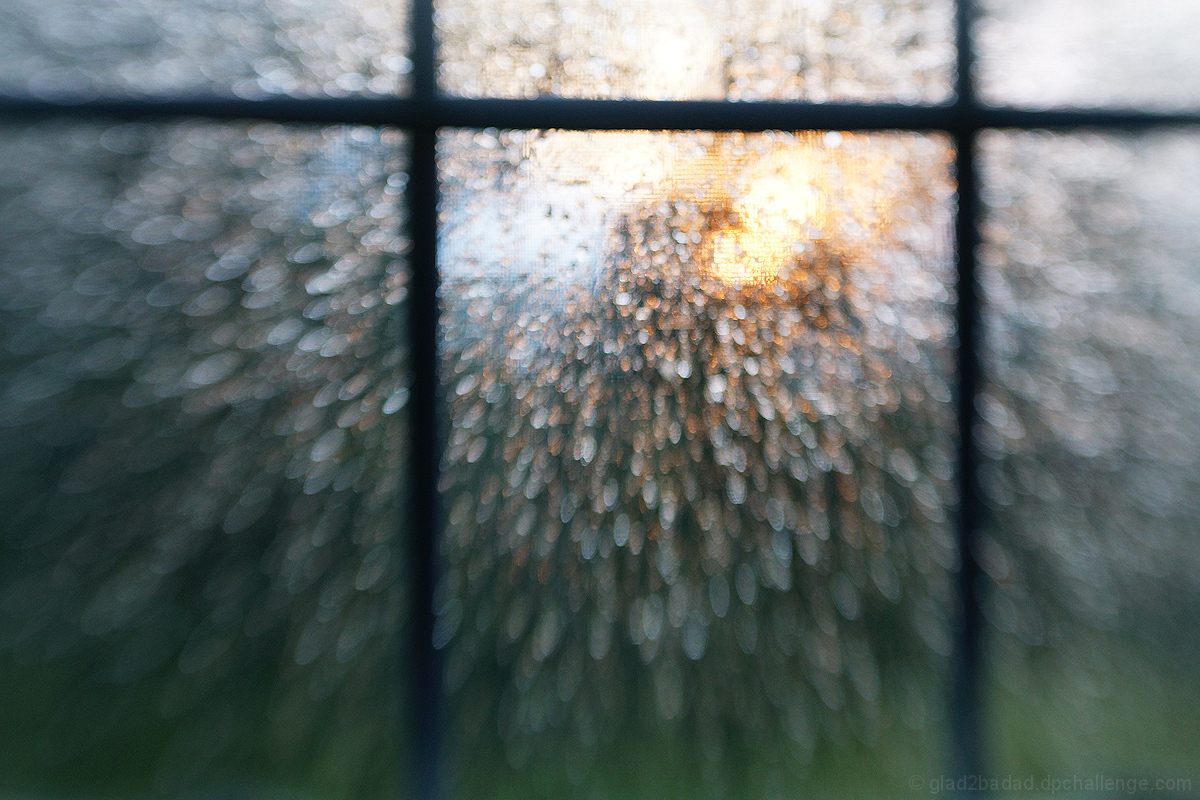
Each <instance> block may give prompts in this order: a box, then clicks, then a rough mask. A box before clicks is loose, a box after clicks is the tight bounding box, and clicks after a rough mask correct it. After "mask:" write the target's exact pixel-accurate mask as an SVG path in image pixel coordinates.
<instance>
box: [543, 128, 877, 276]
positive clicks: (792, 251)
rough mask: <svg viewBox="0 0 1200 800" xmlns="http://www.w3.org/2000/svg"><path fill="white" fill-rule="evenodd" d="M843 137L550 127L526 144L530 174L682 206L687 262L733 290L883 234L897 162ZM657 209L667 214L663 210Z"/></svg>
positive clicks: (638, 201) (652, 207) (628, 202)
mask: <svg viewBox="0 0 1200 800" xmlns="http://www.w3.org/2000/svg"><path fill="white" fill-rule="evenodd" d="M864 142H865V139H864V138H863V137H860V136H853V135H845V136H843V135H842V134H839V133H829V134H819V133H810V134H797V135H792V134H786V133H767V134H763V135H762V136H757V137H753V138H747V137H746V136H744V135H743V134H739V133H731V134H705V133H697V134H694V135H692V136H690V137H687V139H686V140H685V139H681V138H680V137H674V136H669V135H664V134H660V133H654V132H647V131H629V132H619V133H613V134H606V135H603V136H597V135H595V134H577V133H568V132H558V131H551V132H547V133H542V134H534V135H533V136H532V137H531V138H530V139H529V140H527V141H526V142H525V145H524V154H525V156H526V157H527V159H528V161H527V162H526V163H527V165H528V173H527V175H528V178H529V180H531V181H534V182H544V183H545V184H546V186H545V187H544V188H543V191H546V192H547V193H549V192H548V190H549V189H550V187H551V185H552V184H556V185H559V186H568V185H573V184H586V185H588V186H589V187H590V188H592V189H594V190H595V191H596V192H597V195H598V196H601V197H604V198H605V199H608V200H609V201H610V203H611V204H612V206H613V207H614V208H617V209H626V210H633V211H639V210H640V211H642V212H646V211H649V212H651V213H659V210H661V209H667V208H672V207H676V208H678V207H680V206H686V207H688V208H691V209H692V211H693V212H694V213H698V214H700V215H703V216H704V217H705V218H706V219H707V220H708V221H707V223H706V227H705V228H704V229H703V230H702V231H701V232H700V234H699V237H700V239H699V241H698V242H694V243H695V244H696V245H697V246H696V247H695V249H694V250H693V254H692V260H693V263H694V264H695V265H696V268H697V271H698V272H699V273H700V274H701V275H703V276H705V277H710V278H715V279H717V280H719V281H721V282H722V283H725V284H728V285H733V286H754V285H764V284H769V283H772V282H774V281H776V280H779V279H780V276H781V275H783V274H786V272H787V268H788V267H789V266H790V265H791V264H793V263H795V261H796V260H797V259H802V258H803V253H804V251H805V250H806V249H808V248H809V247H810V246H811V245H812V243H813V242H814V241H815V240H818V239H824V240H825V241H826V243H827V244H832V245H834V246H835V247H836V248H838V249H840V246H841V245H842V244H845V245H846V246H850V247H853V246H854V244H853V242H852V241H851V240H852V239H853V240H859V241H860V243H861V240H863V238H864V236H865V237H867V238H871V237H872V235H873V234H872V232H874V233H875V234H878V233H881V232H886V229H887V227H888V226H889V224H890V222H889V217H890V215H891V211H892V208H891V206H892V205H894V203H895V202H896V200H897V199H899V198H897V195H896V193H895V191H894V189H893V187H892V183H893V182H894V180H895V177H896V173H897V170H898V169H900V167H899V164H898V162H897V161H896V160H895V159H893V158H891V157H889V154H888V153H886V152H884V151H880V149H879V148H871V149H868V148H865V147H863V144H864ZM664 213H665V212H664Z"/></svg>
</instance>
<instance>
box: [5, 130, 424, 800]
mask: <svg viewBox="0 0 1200 800" xmlns="http://www.w3.org/2000/svg"><path fill="white" fill-rule="evenodd" d="M3 134H4V135H3V137H2V139H0V191H2V195H3V196H2V199H0V203H2V204H3V209H2V211H0V451H2V452H3V453H4V458H3V459H2V460H0V519H2V520H3V527H2V528H0V536H2V538H0V720H2V723H3V728H4V730H5V735H4V741H3V744H0V765H2V766H3V769H0V775H2V776H3V777H2V778H0V791H8V792H16V793H17V794H21V795H22V796H24V793H25V792H33V793H38V792H46V791H53V792H55V793H58V792H62V793H64V794H69V795H71V796H76V795H78V796H87V795H95V794H101V793H104V794H111V793H114V792H116V793H120V792H127V793H128V794H130V795H135V796H143V795H144V796H149V794H147V793H149V792H151V791H153V792H155V793H158V794H164V793H165V794H168V795H176V794H179V793H181V792H183V793H187V792H192V791H202V790H204V791H207V790H210V789H220V790H222V791H225V790H229V791H235V792H236V791H240V790H239V789H237V788H236V787H237V786H239V785H240V786H252V787H256V791H257V790H259V789H261V790H264V791H265V790H268V789H269V790H270V791H276V790H278V791H284V790H287V791H304V792H309V793H314V796H324V797H342V796H345V797H356V798H357V797H366V796H383V795H387V794H389V793H390V792H392V791H393V788H392V787H394V780H395V778H394V768H395V767H394V765H395V764H396V762H397V759H398V758H399V757H400V756H399V753H398V749H399V748H401V743H400V742H399V741H398V736H399V733H398V732H399V727H398V725H397V723H396V720H395V717H394V715H393V713H392V711H393V709H394V708H395V706H396V701H395V700H394V698H393V694H394V692H395V686H394V680H393V676H394V675H396V667H395V664H396V661H397V658H398V655H397V650H398V648H399V647H400V643H399V640H398V635H399V634H398V626H399V625H400V621H401V619H402V614H401V606H402V596H401V589H400V586H401V585H402V584H401V583H400V582H399V581H398V578H397V575H398V570H399V569H400V566H401V561H402V559H401V555H400V550H399V547H398V544H397V539H398V537H399V536H400V533H401V523H400V514H401V513H402V507H403V503H404V499H403V494H404V491H403V489H404V477H403V476H404V464H405V457H406V456H405V453H406V452H407V448H406V441H407V433H406V423H405V420H404V412H403V408H404V405H405V401H406V399H407V397H408V394H407V393H408V388H407V386H408V381H409V374H408V366H407V364H408V357H407V355H406V353H405V347H404V345H403V335H402V333H403V319H402V318H401V316H400V315H401V313H402V310H403V300H404V297H405V292H406V288H407V282H408V277H407V274H408V273H407V267H406V266H405V264H404V260H403V256H402V253H403V252H404V250H405V248H406V243H405V241H404V239H403V238H401V236H400V233H399V228H400V225H401V223H402V219H401V218H400V215H399V213H398V210H397V209H398V207H399V203H398V201H399V195H400V192H401V191H402V188H403V185H404V182H405V172H404V170H405V168H406V167H405V159H406V158H407V156H406V151H405V142H404V138H403V136H401V135H400V134H398V133H396V132H392V131H379V130H372V129H364V128H347V127H334V128H324V129H312V128H293V127H284V126H278V125H265V124H258V125H245V124H241V125H218V124H210V123H198V122H186V123H175V124H169V125H167V124H163V125H142V124H125V125H118V124H103V123H87V124H68V123H54V124H50V123H47V124H37V125H16V124H8V125H6V126H5V127H4V128H3ZM230 787H233V788H230ZM271 787H275V788H271Z"/></svg>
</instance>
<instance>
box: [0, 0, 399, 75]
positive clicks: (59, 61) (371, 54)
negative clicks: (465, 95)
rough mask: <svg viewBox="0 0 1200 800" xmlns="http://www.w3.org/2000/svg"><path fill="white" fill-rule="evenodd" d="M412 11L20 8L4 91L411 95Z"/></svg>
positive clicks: (12, 18) (94, 5) (6, 36)
mask: <svg viewBox="0 0 1200 800" xmlns="http://www.w3.org/2000/svg"><path fill="white" fill-rule="evenodd" d="M408 19H409V3H408V2H405V1H404V0H182V1H181V0H172V1H171V2H158V1H157V0H9V1H8V2H6V3H5V4H4V5H3V7H0V90H2V91H7V92H15V93H25V92H28V93H31V94H33V95H35V96H48V97H54V96H58V95H64V94H65V95H88V94H97V93H108V94H111V93H117V94H136V95H145V94H164V93H173V92H197V91H200V92H215V93H216V94H218V95H228V94H232V95H236V96H238V97H246V98H259V97H266V96H270V95H279V94H284V95H292V96H300V97H344V96H347V95H355V94H367V95H390V94H396V93H400V92H404V91H407V88H408V73H409V71H410V70H411V66H412V65H411V63H410V62H409V60H408V49H409V45H408V34H407V30H406V28H407V25H408Z"/></svg>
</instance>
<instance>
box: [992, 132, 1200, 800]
mask: <svg viewBox="0 0 1200 800" xmlns="http://www.w3.org/2000/svg"><path fill="white" fill-rule="evenodd" d="M982 152H983V156H984V158H983V167H984V169H983V176H984V177H985V179H986V186H987V189H986V190H985V192H984V197H983V199H984V201H985V208H986V214H985V217H984V223H983V228H982V232H983V238H984V242H985V246H984V247H983V248H982V250H981V251H980V255H981V266H982V271H981V279H982V280H981V283H982V287H983V290H984V292H983V296H984V300H985V306H984V307H985V315H984V321H985V326H986V327H985V334H986V335H985V338H984V342H985V349H984V351H983V355H984V359H983V363H984V365H985V368H986V376H987V381H986V384H985V389H984V391H983V392H982V393H981V395H980V398H979V402H978V408H979V412H980V416H981V424H980V427H979V429H978V432H977V438H978V442H979V446H980V450H981V453H982V454H983V455H984V458H983V459H982V465H981V470H980V488H981V490H982V493H983V498H984V500H985V503H986V505H987V507H988V526H987V528H986V535H985V536H983V537H981V539H980V542H979V553H980V560H981V563H982V565H983V567H984V569H985V571H986V572H987V574H988V580H989V585H990V587H991V589H990V591H989V593H988V594H987V601H986V603H985V605H984V611H985V615H986V617H987V619H988V622H989V629H988V636H989V639H990V651H989V652H990V654H991V659H992V662H993V663H992V664H991V666H990V669H989V671H988V674H989V675H990V676H991V682H990V686H989V692H988V702H989V704H990V713H991V715H992V718H993V719H994V720H995V727H994V729H993V730H992V732H991V739H992V742H993V744H994V747H995V752H996V753H997V758H998V759H999V760H1000V763H1001V764H1002V765H1004V766H1005V767H1006V768H1011V770H1012V771H1013V772H1020V773H1022V774H1024V773H1025V772H1026V771H1037V772H1040V773H1041V774H1049V775H1053V776H1057V775H1061V774H1064V773H1070V772H1071V771H1078V772H1081V773H1087V772H1091V771H1095V770H1102V771H1103V772H1104V773H1106V774H1108V775H1114V776H1115V775H1121V776H1126V777H1128V776H1133V777H1139V778H1140V777H1146V778H1148V779H1151V780H1157V779H1159V778H1162V779H1176V778H1186V779H1189V780H1193V781H1194V778H1195V775H1196V772H1195V770H1196V769H1197V767H1198V766H1200V738H1198V737H1197V734H1196V727H1195V719H1196V715H1197V709H1200V696H1198V694H1197V691H1196V686H1197V671H1196V666H1197V664H1198V663H1200V659H1198V658H1197V656H1198V655H1200V642H1198V641H1197V637H1196V633H1195V623H1194V620H1195V618H1196V613H1197V609H1198V608H1200V582H1198V579H1197V576H1200V546H1198V542H1197V539H1196V531H1197V523H1198V521H1200V506H1198V505H1197V502H1196V498H1197V497H1198V496H1200V466H1198V464H1197V453H1198V452H1200V381H1198V380H1197V375H1200V370H1197V355H1198V352H1197V346H1196V342H1197V341H1200V323H1198V321H1197V309H1198V308H1200V279H1198V277H1197V273H1196V265H1197V252H1198V248H1200V238H1198V237H1197V234H1196V225H1195V221H1196V219H1197V215H1198V214H1200V193H1198V192H1197V190H1196V187H1197V185H1198V184H1200V138H1198V137H1197V136H1196V134H1195V133H1194V132H1188V131H1178V132H1161V133H1155V134H1149V135H1144V136H1114V135H1098V134H1079V135H1071V136H1053V135H1050V134H1045V133H1013V132H990V133H988V134H986V135H985V136H984V137H983V138H982ZM1153 785H1154V784H1153V783H1151V786H1153ZM1194 785H1195V784H1193V786H1194ZM1167 788H1169V787H1167ZM1179 788H1184V787H1183V786H1182V785H1180V786H1179Z"/></svg>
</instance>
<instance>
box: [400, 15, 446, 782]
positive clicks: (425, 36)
mask: <svg viewBox="0 0 1200 800" xmlns="http://www.w3.org/2000/svg"><path fill="white" fill-rule="evenodd" d="M410 36H411V39H412V61H413V98H412V99H413V101H414V102H415V104H416V106H417V108H418V109H423V110H425V111H426V113H424V114H420V115H419V116H421V117H423V119H420V120H419V122H418V124H417V125H414V126H412V127H411V128H410V130H411V131H412V153H411V162H410V168H409V176H408V190H407V196H406V199H407V201H408V220H409V236H410V239H411V242H412V250H411V251H410V254H409V261H410V264H411V268H412V283H411V286H410V288H411V292H410V294H409V297H408V308H409V323H410V324H409V332H408V333H409V342H410V346H411V359H412V366H413V387H412V394H411V401H410V402H411V406H410V412H409V413H410V414H411V425H412V450H411V455H410V458H411V461H410V473H409V477H410V481H411V483H410V500H409V519H408V525H409V530H408V535H409V542H408V543H409V557H410V559H411V561H410V564H411V581H412V582H411V590H410V591H411V594H410V597H411V603H412V604H411V612H410V613H411V627H410V630H411V635H412V636H411V640H410V643H409V646H410V648H411V653H412V676H411V687H410V689H411V694H410V704H411V705H410V709H411V712H410V713H411V714H412V721H411V722H412V724H411V730H412V731H413V736H414V760H415V765H414V766H415V775H414V786H413V788H414V790H415V796H416V797H418V798H422V799H423V800H439V798H441V797H442V795H443V787H442V780H441V775H442V769H441V761H442V759H441V733H442V730H441V728H442V721H441V706H442V680H441V677H442V671H441V662H440V658H439V653H438V651H437V650H436V649H435V648H434V646H433V625H434V611H435V609H434V591H435V588H436V586H437V576H438V571H437V550H438V541H439V534H440V531H441V520H442V510H441V502H440V497H439V494H438V475H439V472H440V470H441V455H442V443H441V437H440V431H439V424H438V421H439V417H438V384H439V380H438V352H437V341H438V274H437V222H438V220H437V204H438V185H437V127H436V121H435V120H433V119H432V118H431V115H430V114H428V113H427V112H428V110H430V109H432V108H433V106H434V103H435V100H436V92H437V63H436V46H435V42H434V25H433V0H413V7H412V27H411V30H410Z"/></svg>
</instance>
